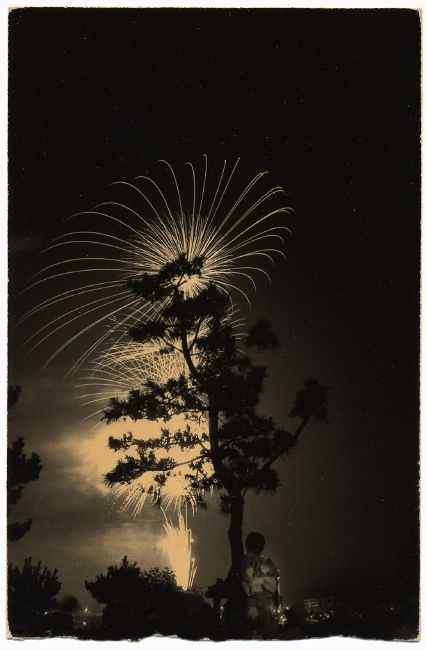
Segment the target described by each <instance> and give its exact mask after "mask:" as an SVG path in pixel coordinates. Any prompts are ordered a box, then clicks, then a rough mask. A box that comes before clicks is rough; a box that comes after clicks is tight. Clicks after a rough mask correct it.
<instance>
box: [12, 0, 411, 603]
mask: <svg viewBox="0 0 427 650" xmlns="http://www.w3.org/2000/svg"><path fill="white" fill-rule="evenodd" d="M419 29H420V27H419V16H418V13H417V12H416V11H409V10H368V11H363V10H333V11H332V10H320V11H318V10H232V11H226V10H196V9H195V10H178V9H176V10H132V9H124V10H116V9H110V10H90V9H86V10H79V9H40V10H38V9H24V10H15V11H13V12H12V13H11V14H10V86H9V88H10V91H9V92H10V100H9V101H10V103H9V111H10V116H9V120H10V130H9V134H10V135H9V158H10V164H9V183H10V185H9V188H10V194H9V205H10V221H9V245H10V266H9V268H10V300H11V303H10V339H9V341H10V343H9V351H10V360H9V383H12V384H20V385H21V386H22V395H21V397H20V399H19V401H18V403H17V404H16V406H15V407H14V408H13V410H12V411H11V412H10V420H9V435H10V438H11V439H15V438H16V437H17V436H18V435H23V436H24V437H25V441H26V446H27V447H26V448H27V450H28V451H36V452H37V453H38V454H39V455H40V456H41V458H42V463H43V470H42V472H41V475H40V479H39V480H38V481H36V482H34V483H32V484H30V485H28V486H27V487H25V489H24V493H23V497H22V499H21V501H20V503H19V504H18V506H16V507H15V508H14V514H13V520H17V519H21V520H22V519H23V518H25V517H27V516H32V517H33V519H34V521H33V527H32V530H31V532H30V533H29V534H28V535H26V536H25V537H24V538H23V539H22V540H21V541H19V542H15V543H12V544H11V545H10V556H11V558H12V560H13V561H14V562H18V563H21V562H22V560H23V559H24V558H25V557H27V556H28V555H31V556H32V557H33V559H34V560H38V559H41V560H42V562H43V563H44V564H46V565H48V566H49V567H50V568H54V567H57V568H58V573H59V578H60V580H61V581H62V592H61V594H62V595H63V596H64V595H67V594H73V595H76V596H77V597H78V598H79V600H80V601H81V602H85V603H87V604H89V605H90V606H91V607H92V606H93V605H94V602H93V601H92V600H91V598H90V596H89V594H88V593H87V592H86V591H85V589H84V585H83V581H84V579H93V578H94V577H95V575H96V574H97V573H99V572H101V571H105V570H106V568H107V566H108V565H109V564H111V563H116V562H119V561H120V560H121V558H122V557H123V555H125V554H127V555H128V556H129V558H130V559H132V560H137V561H138V563H139V564H140V566H141V567H143V568H149V567H150V566H153V565H155V564H161V563H162V559H161V557H160V555H159V553H158V551H157V550H156V548H155V540H156V539H157V536H158V534H159V531H160V529H161V525H162V519H161V517H160V515H159V512H158V511H157V510H155V509H153V508H150V507H149V506H147V508H146V510H145V514H144V516H143V517H142V518H139V519H137V520H133V519H132V518H131V516H130V515H128V514H126V513H121V512H118V511H117V510H116V509H114V508H113V507H112V503H111V499H110V498H109V495H108V490H107V489H106V488H103V487H102V482H101V479H100V478H99V475H100V472H99V467H100V464H99V463H100V461H99V456H102V453H104V452H103V451H102V450H103V447H104V445H105V443H106V439H107V436H108V434H109V431H105V428H103V427H98V428H96V429H94V428H93V426H94V422H93V421H92V422H89V421H87V420H86V421H84V420H82V418H83V417H84V416H85V415H86V413H85V412H83V411H82V407H81V406H80V405H79V403H78V402H77V401H76V400H75V399H74V398H75V396H76V395H75V388H74V384H75V380H73V379H71V380H67V381H64V380H63V376H64V374H65V372H66V370H67V368H68V367H69V364H70V356H69V354H70V353H66V354H64V355H63V356H61V357H59V358H58V359H57V360H56V361H55V362H54V363H53V364H52V365H51V366H49V367H48V368H47V369H46V370H43V371H41V370H40V368H41V366H42V364H43V361H44V360H45V359H46V358H47V357H48V356H49V354H50V353H51V352H52V347H50V346H51V345H52V344H50V345H48V344H46V347H43V348H40V349H39V350H37V353H34V354H32V355H29V356H28V355H27V354H26V352H25V348H23V345H22V342H23V340H24V339H25V338H27V336H28V335H29V332H30V331H31V323H27V325H25V326H22V327H14V322H15V320H16V319H17V318H18V317H19V316H20V315H22V313H23V312H24V311H25V309H26V308H27V307H28V305H29V304H30V302H31V300H33V304H34V299H35V298H36V299H37V296H35V295H34V294H33V295H32V296H31V295H30V296H28V294H24V295H23V296H18V294H19V292H20V291H21V290H22V289H23V288H24V287H25V286H27V285H28V283H29V278H30V276H31V275H32V274H33V273H34V272H36V271H37V270H38V269H39V268H40V267H41V261H40V258H39V257H38V253H39V251H40V250H41V248H42V247H43V246H44V245H46V244H47V243H48V242H49V241H50V240H51V239H52V238H53V237H55V236H58V235H59V234H61V233H63V232H65V231H66V229H67V226H66V225H65V223H64V219H65V218H66V217H67V216H68V215H70V214H72V213H73V212H76V211H77V210H80V209H85V208H89V207H90V206H92V205H94V204H95V203H97V202H99V201H100V200H103V197H104V196H105V195H106V191H107V190H106V186H107V185H108V184H109V183H111V182H113V181H116V180H129V179H131V178H133V177H135V176H136V175H138V174H141V173H145V172H147V171H149V170H151V169H153V166H154V165H155V162H156V160H158V159H159V158H165V159H167V160H169V161H170V162H171V163H174V164H175V165H176V166H177V168H179V167H180V166H182V165H183V164H184V163H185V161H187V160H190V161H193V162H195V163H197V161H200V160H201V156H202V154H204V153H206V154H207V155H208V157H209V160H210V161H214V163H215V164H216V165H217V167H218V166H220V165H221V163H222V161H223V160H224V159H229V160H234V159H235V158H237V157H238V156H240V157H241V158H242V162H241V169H240V172H239V174H240V177H241V178H242V179H245V180H248V179H250V178H251V177H252V176H253V175H255V174H256V173H257V172H258V171H262V170H264V169H268V170H270V173H271V177H272V179H273V182H274V183H276V184H280V185H283V187H284V188H285V190H286V192H287V200H288V202H289V204H290V205H291V206H292V207H293V208H294V210H295V213H293V214H292V215H290V216H289V217H288V218H287V222H286V225H288V226H289V227H290V228H291V230H292V236H290V237H288V238H287V239H286V254H287V261H286V262H285V261H282V262H278V263H277V264H276V267H275V269H274V270H273V272H272V274H271V275H272V285H271V287H270V285H269V284H268V282H267V281H266V280H263V279H260V280H259V281H258V286H257V293H256V294H255V295H252V296H251V300H252V305H253V306H252V311H251V313H250V314H249V315H248V318H249V320H251V319H256V318H260V317H262V318H267V319H269V320H270V321H271V322H272V324H273V326H274V329H275V331H276V333H277V334H278V336H279V338H280V340H281V348H280V353H278V354H266V355H265V356H263V357H262V361H263V362H265V364H266V365H267V366H268V379H267V386H266V390H265V394H264V397H263V402H262V410H263V412H265V413H266V414H269V415H272V416H273V417H274V418H275V419H276V420H277V422H278V423H280V424H282V425H283V426H287V427H292V426H293V423H292V421H290V420H289V418H288V413H289V410H290V407H291V404H292V400H293V398H294V396H295V393H296V391H297V389H298V388H300V386H301V385H302V382H303V381H304V379H306V378H307V377H316V378H318V379H319V381H321V382H322V383H323V384H326V385H327V386H330V387H331V391H330V421H329V424H322V425H319V424H311V425H310V426H309V427H308V428H307V430H306V431H305V432H304V436H303V438H302V439H301V442H300V444H299V445H298V448H297V449H296V450H295V451H294V452H293V453H292V455H291V457H289V458H286V459H285V460H283V461H280V462H279V463H278V468H280V476H281V487H280V488H279V490H278V492H277V494H276V495H271V496H255V495H249V496H248V498H247V502H246V513H245V523H244V532H245V533H246V532H249V531H250V530H253V529H255V530H260V531H261V532H263V533H264V535H265V537H266V538H267V548H266V552H267V553H268V554H269V555H270V557H271V558H272V559H273V560H274V561H275V562H276V563H277V565H278V566H279V568H280V570H281V576H282V592H283V595H284V598H285V600H286V601H289V602H294V601H297V600H298V599H302V598H303V597H304V596H307V597H308V596H313V595H316V594H319V595H322V594H329V593H331V594H339V593H340V591H342V589H343V585H345V586H346V588H347V589H348V587H349V585H350V586H351V585H354V588H355V589H356V588H357V587H358V586H360V584H362V583H365V584H366V583H367V581H368V580H369V581H371V582H372V583H373V584H382V583H383V582H384V580H385V579H386V577H387V576H389V575H390V574H392V573H393V572H394V571H395V570H396V567H397V565H398V561H399V553H400V552H401V550H402V549H405V548H407V546H408V544H410V543H411V539H413V535H414V532H415V531H416V529H417V521H418V511H417V507H418V493H417V490H418V488H417V486H418V465H417V463H418V390H419V386H418V363H419V360H418V354H419V323H418V318H419V298H418V295H419V240H420V199H419V190H420V162H419V138H420V116H419V103H420V92H419V77H420V62H419V54H420V53H419V50H420V33H419ZM242 183H243V181H242ZM291 430H292V429H291ZM100 450H101V451H100ZM107 469H109V467H108V466H107V467H104V468H103V469H102V471H106V470H107ZM192 529H193V534H194V538H195V546H194V553H195V556H196V558H197V561H198V573H197V575H196V580H195V582H196V584H198V585H200V586H201V587H203V588H204V589H205V588H206V587H207V585H208V584H210V583H212V582H214V581H215V579H216V578H217V577H219V576H221V577H224V576H225V574H226V572H227V570H228V568H229V550H228V540H227V536H226V529H227V520H226V519H225V518H224V517H223V516H221V515H220V514H219V513H218V507H217V499H216V497H213V498H212V499H211V500H210V505H209V508H208V510H207V511H201V512H199V513H198V514H197V515H196V517H195V518H194V520H192Z"/></svg>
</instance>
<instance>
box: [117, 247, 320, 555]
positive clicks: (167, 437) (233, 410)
mask: <svg viewBox="0 0 427 650" xmlns="http://www.w3.org/2000/svg"><path fill="white" fill-rule="evenodd" d="M202 268H203V259H202V258H197V259H195V260H193V261H190V260H188V259H187V257H186V256H185V255H184V254H182V255H181V256H179V257H178V258H177V259H176V260H174V261H173V262H171V263H170V264H166V265H165V266H164V267H163V268H162V269H161V270H160V271H159V272H158V274H157V275H143V276H142V277H141V278H140V279H132V280H130V281H129V285H130V287H131V288H132V289H133V291H134V292H135V294H136V295H137V296H140V297H141V299H144V300H145V301H148V302H150V303H151V304H152V305H153V307H154V308H155V309H156V318H155V320H146V321H143V322H140V323H138V324H137V325H135V326H134V327H133V328H132V329H131V330H130V332H129V333H130V336H131V337H132V338H133V339H134V340H135V341H138V342H140V343H141V345H144V344H145V343H148V342H150V341H151V340H152V338H153V337H156V338H157V339H161V341H162V346H163V347H162V351H163V352H164V353H165V354H166V353H174V354H181V355H182V356H183V358H184V359H185V362H186V366H187V373H186V374H183V375H181V376H180V377H179V378H177V379H176V378H174V379H169V380H168V381H166V382H165V383H163V384H158V383H155V382H154V381H146V382H145V383H144V384H143V386H142V387H141V388H138V389H135V390H132V391H130V393H129V396H128V398H127V399H124V400H121V399H118V398H113V399H111V400H110V405H109V408H108V409H106V410H105V411H104V419H105V420H106V422H107V423H108V422H112V421H117V420H119V419H121V418H130V419H131V420H133V421H136V420H140V419H148V420H164V421H165V422H168V421H169V420H170V419H171V417H172V416H174V415H177V414H183V415H184V416H185V417H186V419H187V421H188V424H187V426H186V428H185V429H184V430H178V431H170V430H169V429H167V428H164V429H163V430H162V434H161V435H160V436H159V437H158V438H151V439H149V440H142V439H136V438H134V437H133V435H132V433H128V434H126V435H125V436H123V437H122V438H121V439H118V438H113V437H110V441H109V444H110V447H111V448H112V449H114V450H128V449H130V448H131V447H133V448H134V449H135V450H136V451H137V454H138V457H134V456H130V455H128V456H127V457H126V459H125V460H120V461H118V463H117V465H116V467H115V468H114V469H113V470H112V471H110V472H109V473H108V474H107V475H106V477H105V478H106V482H107V484H108V485H110V486H111V485H114V484H115V483H127V482H130V481H132V480H133V479H135V478H138V477H139V476H141V475H142V474H143V473H144V472H147V471H150V472H155V473H157V482H158V486H159V493H160V495H161V486H162V484H163V483H164V480H165V476H167V475H168V474H170V473H171V472H172V471H173V470H174V468H175V467H177V463H176V461H175V460H174V459H173V457H172V456H166V457H164V456H163V457H162V458H161V459H157V458H156V451H158V450H160V449H162V450H166V451H170V450H171V449H173V448H174V447H179V448H181V449H186V450H189V449H195V447H196V446H197V449H201V450H202V451H201V452H200V451H199V452H197V453H196V454H195V456H194V457H193V458H192V459H191V461H190V462H188V464H187V468H186V474H185V476H186V478H187V479H188V480H189V482H190V485H191V487H192V488H193V489H194V492H195V493H196V494H197V495H199V498H201V497H200V494H201V492H202V491H203V490H204V489H207V488H211V487H216V488H218V489H220V490H221V503H222V510H223V512H225V513H226V514H228V515H230V525H229V531H228V535H229V541H230V547H231V558H232V564H233V565H237V564H238V563H239V561H240V559H241V557H242V556H243V542H242V522H243V508H244V499H245V495H246V493H247V491H248V490H253V491H255V492H256V493H259V492H263V491H274V490H276V489H277V487H278V484H279V480H278V475H277V472H276V471H275V469H273V467H272V465H273V464H274V463H275V461H276V460H277V459H278V458H280V457H281V456H283V455H284V454H287V453H289V452H290V450H291V449H292V448H293V447H294V446H295V444H296V443H297V441H298V439H299V436H300V434H301V432H302V431H303V429H304V428H305V426H306V425H307V423H308V422H309V420H310V419H311V418H315V419H317V420H326V416H327V391H328V389H327V388H325V387H323V386H321V385H320V384H319V383H318V382H317V381H316V380H314V379H310V380H307V382H306V383H305V385H304V387H303V388H302V389H301V390H300V391H298V393H297V396H296V400H295V403H294V405H293V407H292V409H291V412H290V416H291V417H293V418H296V419H297V420H298V421H299V424H298V426H297V429H296V431H295V432H294V434H291V433H290V432H288V431H286V430H284V429H283V428H281V427H277V426H276V425H275V423H274V421H273V420H272V418H270V417H265V416H262V415H259V414H257V412H256V407H257V405H258V403H259V400H260V395H261V393H262V390H263V382H264V378H265V375H266V368H265V367H262V366H258V365H255V364H254V363H253V362H252V360H251V357H250V354H249V353H250V350H251V349H252V348H259V349H262V350H265V349H269V348H271V349H274V348H275V347H276V346H277V339H276V337H275V336H274V334H273V332H272V331H271V327H270V324H269V323H268V322H267V321H265V320H263V321H259V322H258V323H256V324H255V325H254V326H253V327H252V328H251V329H250V330H249V333H248V335H247V336H246V337H245V338H243V339H241V340H239V341H238V340H237V339H236V336H235V332H234V330H233V327H232V325H231V323H230V315H231V307H230V298H229V296H228V295H226V294H225V293H224V292H223V291H221V290H219V289H218V288H217V287H216V286H215V285H214V284H212V283H211V284H209V285H208V286H207V287H205V288H204V289H202V290H200V292H199V293H198V294H197V295H195V296H190V295H189V294H190V292H188V291H187V292H186V291H185V285H186V284H187V283H191V281H192V279H194V277H196V278H197V276H198V275H199V274H200V273H201V270H202ZM201 416H204V418H205V421H206V423H207V426H206V431H204V432H203V433H202V434H198V433H195V432H194V431H193V430H192V429H191V422H192V421H200V418H201ZM209 468H213V472H212V471H209ZM160 498H161V497H160Z"/></svg>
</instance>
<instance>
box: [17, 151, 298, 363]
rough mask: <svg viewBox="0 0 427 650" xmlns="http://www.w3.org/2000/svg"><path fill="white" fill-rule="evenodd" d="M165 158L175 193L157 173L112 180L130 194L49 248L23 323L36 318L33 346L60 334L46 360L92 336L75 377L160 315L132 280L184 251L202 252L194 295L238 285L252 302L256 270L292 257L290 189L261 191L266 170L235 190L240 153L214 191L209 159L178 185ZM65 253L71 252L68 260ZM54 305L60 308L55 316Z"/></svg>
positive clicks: (79, 219)
mask: <svg viewBox="0 0 427 650" xmlns="http://www.w3.org/2000/svg"><path fill="white" fill-rule="evenodd" d="M159 162H160V163H161V164H162V165H163V166H164V168H165V171H166V172H167V173H168V177H169V180H168V183H167V185H168V186H169V189H168V191H166V190H165V191H163V190H162V189H161V186H160V184H159V183H160V181H159V183H158V182H157V181H156V180H154V179H152V178H151V177H149V176H138V177H136V178H135V179H133V181H132V182H122V181H119V182H117V183H113V184H112V186H113V187H114V190H115V191H117V192H122V191H123V192H125V198H123V199H122V200H115V201H106V202H104V203H101V204H99V205H97V206H95V207H94V208H93V209H92V210H87V211H85V212H82V213H78V214H75V215H72V219H73V221H74V222H75V223H76V225H77V228H75V229H74V230H72V231H71V232H68V233H66V234H63V235H61V236H60V237H58V238H57V239H56V240H54V241H53V242H52V244H51V245H50V246H48V247H47V248H46V250H45V251H44V253H48V254H49V255H51V256H53V261H52V262H51V263H49V264H47V265H46V266H45V267H44V268H43V269H41V270H40V271H38V272H37V273H36V274H35V275H34V276H33V280H34V281H33V282H32V284H31V285H30V286H29V287H27V290H29V289H36V290H37V297H38V302H37V304H36V305H35V306H34V307H32V308H31V309H29V310H28V311H27V312H26V314H25V315H24V316H23V317H22V319H21V321H25V320H27V319H29V318H31V319H34V322H35V325H34V328H33V329H34V331H33V333H32V334H31V336H30V337H29V338H28V339H27V341H26V344H27V345H29V346H30V350H35V349H36V348H38V347H39V346H40V345H42V344H43V343H45V342H47V341H56V342H57V341H58V338H59V337H61V339H62V341H63V342H62V344H61V345H59V347H56V349H55V351H54V352H53V353H52V354H51V355H50V356H49V358H48V360H47V361H46V364H45V365H47V364H49V363H50V362H51V361H53V360H54V359H55V358H56V357H57V356H58V355H59V354H61V353H62V352H63V351H64V350H65V349H66V348H68V347H69V346H71V345H77V343H76V342H78V341H83V340H84V341H85V343H84V346H85V347H84V349H83V352H82V346H81V345H79V346H78V352H77V353H76V356H78V358H77V359H76V360H75V361H74V363H73V364H72V366H71V368H70V370H69V373H68V374H70V373H72V372H74V371H75V370H76V369H77V368H79V367H80V366H81V365H82V364H84V363H85V362H86V361H87V360H88V359H90V358H92V355H93V354H94V353H95V352H96V351H97V350H99V349H100V346H102V345H103V344H105V343H106V342H109V344H111V342H113V343H114V342H119V341H120V340H121V339H122V338H123V332H125V331H127V330H128V329H129V328H130V327H132V326H133V325H135V324H136V323H137V322H139V321H141V320H142V319H143V318H147V317H155V315H156V310H155V308H153V307H152V306H150V305H148V304H147V303H144V301H142V300H141V298H139V297H136V296H135V295H134V293H133V292H132V290H131V289H130V288H128V286H127V282H128V281H129V280H131V279H134V278H137V277H139V276H140V275H141V274H143V273H156V272H158V271H159V269H160V268H162V267H163V266H164V264H165V263H167V262H170V261H173V260H174V259H176V258H177V257H178V256H179V255H180V254H183V253H184V254H185V255H186V257H187V259H189V260H190V261H192V260H194V259H195V258H196V257H199V256H201V257H203V259H204V264H203V269H202V273H201V275H200V276H192V277H188V278H186V283H185V287H184V291H185V292H186V294H187V295H195V294H197V292H199V291H200V290H201V289H202V288H203V287H206V285H207V283H208V282H210V281H213V282H214V283H215V284H216V285H217V286H218V287H220V288H221V289H222V290H223V291H225V292H227V293H229V294H231V293H235V292H237V293H238V294H241V295H243V296H244V297H245V298H246V299H247V300H248V297H247V292H246V289H245V286H246V285H245V283H247V282H249V283H250V284H252V285H253V286H254V287H255V281H254V277H253V276H255V275H257V274H262V275H264V276H267V277H268V273H267V271H266V270H265V269H264V268H263V267H264V263H265V262H271V263H273V257H274V255H275V254H278V255H284V253H283V251H282V250H281V248H282V243H283V232H284V231H286V230H288V228H286V227H285V226H284V225H282V224H281V223H279V224H277V221H276V219H277V218H279V215H281V214H283V213H287V212H289V208H287V207H285V206H284V205H283V204H282V201H283V196H284V192H283V189H282V188H281V187H278V186H276V187H272V188H270V189H267V190H261V191H260V192H259V193H257V194H255V190H256V189H257V187H258V185H259V184H260V182H261V179H262V178H263V177H264V176H265V174H266V173H267V172H261V173H259V174H257V175H256V176H254V178H252V179H251V181H250V182H249V183H248V184H247V185H246V186H245V187H244V189H243V191H240V192H236V191H235V190H234V189H233V177H234V176H235V172H236V168H237V166H238V162H239V160H237V162H236V163H235V164H234V165H233V166H232V167H231V169H230V168H228V167H227V161H225V162H224V164H223V167H222V171H221V173H220V175H219V180H215V181H214V182H213V188H212V189H210V187H212V183H211V182H209V179H208V161H207V157H206V156H204V167H203V170H202V171H201V172H200V173H199V172H197V173H196V169H195V167H194V166H193V165H192V164H191V163H187V169H188V170H189V172H190V174H189V175H188V174H187V173H186V175H185V177H184V176H183V178H182V179H181V181H180V182H178V179H177V176H176V174H175V172H174V170H173V169H172V167H171V166H170V165H169V163H167V162H166V161H159ZM196 176H197V178H196ZM188 179H189V180H190V183H191V185H190V187H191V190H190V191H189V189H188V187H187V188H186V191H185V192H184V191H182V188H184V186H185V185H186V183H187V184H188ZM171 181H172V183H171ZM171 184H172V189H171V188H170V185H171ZM186 197H187V200H186ZM70 218H71V217H70ZM66 251H72V252H71V254H70V255H69V256H67V257H65V258H63V253H64V252H66ZM74 251H76V252H75V253H74ZM242 282H243V284H242ZM55 287H56V290H55ZM64 287H67V288H64ZM58 288H59V290H58ZM43 291H46V296H43V295H42V292H43ZM55 309H56V310H58V311H59V313H58V315H56V316H55V315H54V312H55ZM46 314H49V318H48V322H46V320H44V324H41V325H40V324H39V322H38V321H40V319H43V318H44V319H46ZM112 319H114V320H112ZM106 324H107V325H108V326H107V328H105V327H104V326H105V325H106ZM100 328H101V329H102V333H101V334H100ZM88 340H90V343H89V344H88V343H87V341H88ZM55 345H57V343H55Z"/></svg>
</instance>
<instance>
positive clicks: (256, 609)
mask: <svg viewBox="0 0 427 650" xmlns="http://www.w3.org/2000/svg"><path fill="white" fill-rule="evenodd" d="M245 545H246V555H245V556H244V557H243V561H242V568H241V572H240V575H241V577H242V586H243V590H244V592H245V594H246V598H247V616H248V624H249V626H250V628H251V634H250V636H251V637H252V638H255V639H272V638H274V634H275V619H274V607H275V594H276V590H277V579H278V570H277V568H276V566H275V564H274V563H273V562H272V560H270V559H268V558H266V557H264V556H263V555H262V551H263V550H264V546H265V538H264V536H263V535H262V534H261V533H257V532H252V533H249V535H248V536H247V537H246V544H245Z"/></svg>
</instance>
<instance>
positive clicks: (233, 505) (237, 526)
mask: <svg viewBox="0 0 427 650" xmlns="http://www.w3.org/2000/svg"><path fill="white" fill-rule="evenodd" d="M242 528H243V496H242V494H241V493H240V492H238V493H235V494H230V526H229V529H228V539H229V541H230V549H231V562H232V565H233V566H234V567H236V566H238V564H239V563H240V561H241V559H242V557H243V555H244V552H243V531H242Z"/></svg>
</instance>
